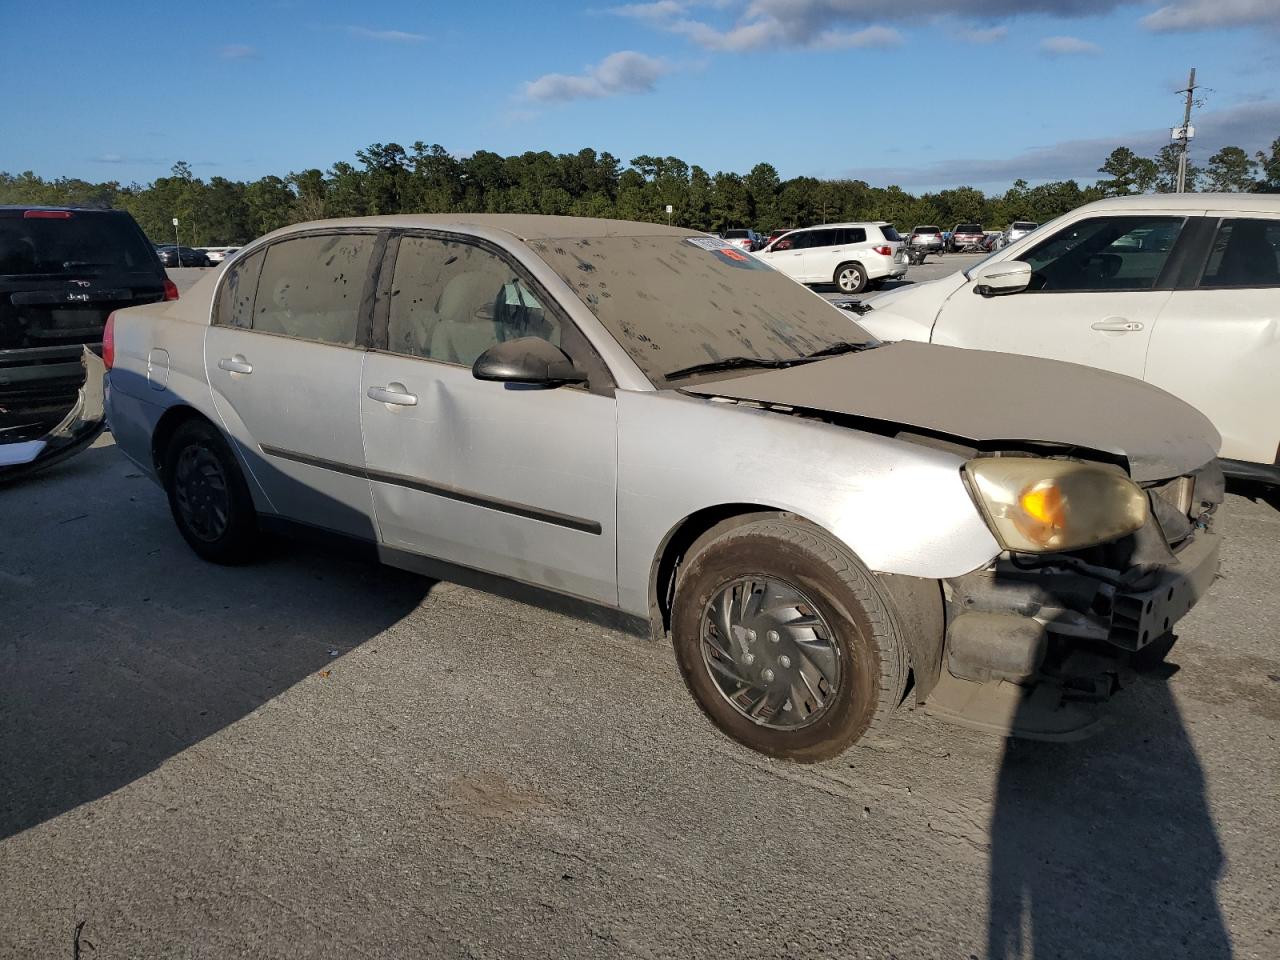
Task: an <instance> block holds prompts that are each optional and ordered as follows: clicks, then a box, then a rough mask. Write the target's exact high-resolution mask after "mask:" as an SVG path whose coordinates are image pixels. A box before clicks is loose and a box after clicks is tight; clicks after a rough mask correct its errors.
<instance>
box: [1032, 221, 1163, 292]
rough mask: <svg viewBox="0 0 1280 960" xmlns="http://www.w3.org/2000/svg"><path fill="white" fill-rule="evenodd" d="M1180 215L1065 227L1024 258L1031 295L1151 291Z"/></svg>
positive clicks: (1095, 222)
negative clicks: (1028, 269) (1101, 291)
mask: <svg viewBox="0 0 1280 960" xmlns="http://www.w3.org/2000/svg"><path fill="white" fill-rule="evenodd" d="M1182 224H1183V218H1182V217H1151V216H1132V217H1094V218H1091V219H1088V220H1081V221H1078V222H1076V223H1073V224H1071V225H1070V226H1068V227H1064V228H1063V229H1062V230H1060V231H1058V232H1057V233H1055V234H1054V235H1053V236H1051V237H1049V238H1048V239H1046V240H1044V241H1043V242H1042V243H1040V244H1038V245H1037V246H1036V247H1035V248H1033V249H1032V250H1030V251H1028V252H1027V253H1025V254H1023V256H1022V258H1021V259H1023V260H1024V261H1026V262H1027V263H1029V264H1031V285H1030V286H1029V287H1028V289H1029V290H1032V291H1043V292H1051V293H1067V292H1073V291H1099V290H1151V289H1153V288H1154V287H1155V285H1156V281H1157V280H1158V279H1159V278H1160V273H1161V272H1162V271H1163V270H1164V265H1165V263H1166V262H1167V261H1168V259H1169V253H1170V251H1171V250H1172V249H1173V244H1174V242H1175V241H1176V240H1177V238H1178V234H1179V233H1180V232H1181V230H1182Z"/></svg>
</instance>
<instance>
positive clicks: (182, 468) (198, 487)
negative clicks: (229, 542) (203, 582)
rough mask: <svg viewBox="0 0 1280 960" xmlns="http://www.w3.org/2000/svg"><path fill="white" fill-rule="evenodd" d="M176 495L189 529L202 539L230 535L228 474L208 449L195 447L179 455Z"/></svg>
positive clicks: (175, 482) (175, 485)
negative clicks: (228, 528)
mask: <svg viewBox="0 0 1280 960" xmlns="http://www.w3.org/2000/svg"><path fill="white" fill-rule="evenodd" d="M173 493H174V500H175V502H176V503H177V505H178V513H179V514H180V515H181V516H182V520H183V522H184V523H185V524H186V525H187V529H188V530H190V531H191V532H192V533H194V534H195V535H196V536H197V537H199V538H200V539H201V540H206V541H209V542H212V541H214V540H217V539H218V538H219V537H221V536H222V535H223V534H224V533H226V532H227V524H228V522H229V519H230V516H231V493H230V490H229V489H228V487H227V475H226V473H225V472H224V471H223V469H222V464H221V462H219V460H218V458H217V457H215V456H214V455H213V453H212V452H211V451H210V450H209V449H208V448H206V447H203V446H197V445H192V446H189V447H185V448H184V449H183V451H182V452H181V453H180V454H178V461H177V464H176V465H175V467H174V485H173Z"/></svg>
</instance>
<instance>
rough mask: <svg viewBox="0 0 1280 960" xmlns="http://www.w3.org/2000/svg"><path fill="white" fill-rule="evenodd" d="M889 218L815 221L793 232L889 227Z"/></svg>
mask: <svg viewBox="0 0 1280 960" xmlns="http://www.w3.org/2000/svg"><path fill="white" fill-rule="evenodd" d="M887 226H889V221H888V220H848V221H841V222H840V223H815V224H814V225H813V226H812V227H796V228H795V229H794V230H792V231H790V232H791V233H799V232H800V231H801V230H830V229H831V228H832V227H887Z"/></svg>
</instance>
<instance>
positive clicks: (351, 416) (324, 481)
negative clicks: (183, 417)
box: [205, 233, 380, 540]
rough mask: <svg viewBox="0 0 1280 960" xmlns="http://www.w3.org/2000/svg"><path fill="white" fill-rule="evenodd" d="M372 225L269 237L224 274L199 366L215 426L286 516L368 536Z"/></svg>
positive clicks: (374, 237) (370, 532)
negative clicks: (365, 434)
mask: <svg viewBox="0 0 1280 960" xmlns="http://www.w3.org/2000/svg"><path fill="white" fill-rule="evenodd" d="M379 247H380V244H379V242H378V236H377V235H376V234H374V233H342V234H308V235H304V236H300V237H293V238H289V239H285V240H281V241H279V242H277V243H273V244H271V245H270V246H269V247H267V248H266V250H265V251H259V252H257V253H254V254H253V255H251V256H249V257H247V258H245V259H243V260H241V261H240V262H238V263H236V264H234V265H233V266H232V267H231V269H230V270H228V271H227V274H226V276H225V277H224V278H223V281H222V287H221V289H220V291H219V294H218V298H217V306H216V307H215V316H214V323H213V324H212V325H210V327H209V331H208V333H207V334H206V336H205V369H206V371H207V372H208V376H209V385H210V387H211V388H212V392H213V401H214V405H215V407H216V409H217V411H218V414H219V416H220V417H221V419H222V423H223V427H224V428H225V429H226V431H227V433H228V434H229V435H230V436H231V437H232V439H233V440H234V441H235V443H236V445H237V447H238V448H239V450H240V452H241V454H242V456H243V458H244V461H245V463H246V465H247V466H248V469H249V472H250V473H251V474H252V476H253V478H254V479H255V480H256V481H257V482H258V484H259V486H260V487H261V489H262V491H263V492H264V493H265V494H266V497H267V499H268V500H269V501H270V503H269V509H270V511H272V512H274V513H277V514H279V515H281V516H283V517H287V518H289V519H291V520H297V521H301V522H303V523H307V524H310V525H313V526H317V527H321V528H324V529H328V530H334V531H337V532H340V533H344V534H348V535H352V536H357V537H361V538H364V539H369V540H373V539H375V536H376V534H375V530H374V527H373V519H372V514H373V510H372V499H371V496H370V492H369V482H368V481H367V480H366V479H365V478H364V475H363V473H364V447H363V443H362V441H361V436H360V403H359V397H360V370H361V367H362V366H363V363H364V357H365V350H364V347H363V344H364V343H365V342H367V322H366V320H367V316H368V309H367V304H368V298H367V296H366V291H367V289H371V286H370V284H371V280H370V267H371V265H372V264H373V263H375V262H376V252H377V250H378V248H379Z"/></svg>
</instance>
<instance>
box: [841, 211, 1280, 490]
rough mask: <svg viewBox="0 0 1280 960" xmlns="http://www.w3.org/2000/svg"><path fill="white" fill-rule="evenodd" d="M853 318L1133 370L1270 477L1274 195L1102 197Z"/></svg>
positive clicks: (1279, 423) (1274, 475)
mask: <svg viewBox="0 0 1280 960" xmlns="http://www.w3.org/2000/svg"><path fill="white" fill-rule="evenodd" d="M858 322H859V323H860V324H861V325H862V326H863V327H865V328H866V329H867V330H869V331H871V333H873V334H874V335H875V336H877V337H879V338H880V339H882V340H923V341H932V342H933V343H941V344H948V345H950V346H956V347H974V348H977V349H980V350H997V351H1000V352H1002V353H1021V354H1028V355H1030V356H1037V357H1049V358H1051V359H1054V360H1069V361H1072V362H1074V363H1082V364H1086V365H1088V366H1091V367H1101V368H1102V369H1104V370H1112V371H1114V372H1116V373H1122V374H1126V375H1127V376H1130V377H1136V378H1138V379H1140V380H1146V381H1147V382H1148V383H1153V384H1155V385H1156V386H1158V387H1163V388H1164V389H1165V390H1168V391H1169V392H1170V393H1172V394H1174V395H1175V396H1178V397H1181V398H1182V399H1183V400H1186V401H1188V402H1189V403H1191V404H1192V405H1194V406H1196V407H1199V408H1200V410H1201V411H1203V412H1204V413H1205V414H1206V415H1207V416H1208V417H1209V419H1210V420H1212V421H1213V424H1214V426H1216V427H1217V428H1218V432H1219V433H1220V434H1221V435H1222V456H1223V457H1224V458H1225V459H1224V462H1223V467H1224V470H1225V472H1226V473H1227V475H1228V476H1238V477H1246V478H1252V479H1257V480H1262V481H1264V482H1269V483H1273V484H1280V377H1277V376H1276V371H1277V370H1278V369H1280V196H1265V195H1262V194H1248V193H1224V194H1210V193H1186V194H1181V195H1178V194H1165V195H1156V196H1142V197H1116V198H1114V199H1111V200H1100V201H1098V202H1097V203H1091V204H1088V205H1086V206H1083V207H1080V208H1079V209H1077V210H1073V211H1072V212H1071V213H1068V214H1066V215H1065V216H1063V217H1060V218H1058V219H1057V220H1055V221H1053V222H1052V223H1049V224H1046V225H1045V226H1043V227H1040V228H1039V229H1038V230H1036V231H1035V232H1034V233H1031V234H1029V235H1027V236H1025V237H1023V238H1022V239H1021V240H1016V241H1014V242H1013V243H1011V244H1010V245H1009V246H1007V247H1005V248H1004V249H1002V250H1000V251H998V252H997V253H995V254H993V255H992V256H990V257H988V258H987V259H986V260H983V261H982V262H981V263H978V264H977V265H975V266H973V267H970V268H969V269H968V270H967V271H965V272H963V273H956V274H953V275H951V276H949V277H945V278H943V279H941V280H935V281H933V282H932V283H923V284H916V285H913V286H911V287H907V288H904V289H902V290H896V291H892V292H889V293H886V294H884V295H882V296H880V297H878V298H876V300H874V301H873V302H872V304H871V305H870V308H869V309H868V310H867V311H866V312H865V313H864V314H862V315H861V316H860V317H859V318H858ZM988 387H989V388H990V389H998V385H996V384H990V385H988ZM1115 413H1116V416H1117V417H1121V418H1123V417H1124V416H1125V411H1124V410H1123V409H1117V410H1116V412H1115Z"/></svg>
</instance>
